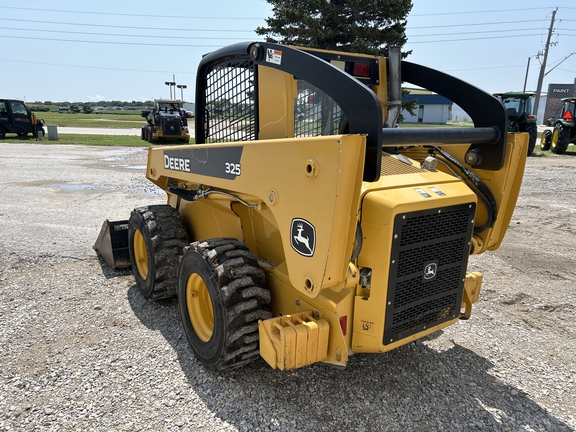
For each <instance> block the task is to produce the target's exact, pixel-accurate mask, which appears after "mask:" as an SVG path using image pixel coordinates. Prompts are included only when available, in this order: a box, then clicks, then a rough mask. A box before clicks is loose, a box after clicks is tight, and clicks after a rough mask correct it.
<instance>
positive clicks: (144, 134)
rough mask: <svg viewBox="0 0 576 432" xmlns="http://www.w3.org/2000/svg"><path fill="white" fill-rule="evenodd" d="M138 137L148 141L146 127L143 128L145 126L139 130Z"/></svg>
mask: <svg viewBox="0 0 576 432" xmlns="http://www.w3.org/2000/svg"><path fill="white" fill-rule="evenodd" d="M140 139H141V140H142V141H148V137H147V136H146V128H145V127H143V128H142V129H141V130H140Z"/></svg>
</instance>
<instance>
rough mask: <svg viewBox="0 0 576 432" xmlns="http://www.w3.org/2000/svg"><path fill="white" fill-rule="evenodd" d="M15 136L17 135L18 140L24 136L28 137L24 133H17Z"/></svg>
mask: <svg viewBox="0 0 576 432" xmlns="http://www.w3.org/2000/svg"><path fill="white" fill-rule="evenodd" d="M16 135H18V136H19V137H20V138H23V137H25V136H26V135H28V134H27V133H24V132H17V133H16Z"/></svg>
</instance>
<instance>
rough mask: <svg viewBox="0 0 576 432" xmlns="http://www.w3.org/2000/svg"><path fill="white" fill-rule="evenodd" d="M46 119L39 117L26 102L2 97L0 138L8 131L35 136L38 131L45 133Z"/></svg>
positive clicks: (0, 103) (23, 135) (19, 134)
mask: <svg viewBox="0 0 576 432" xmlns="http://www.w3.org/2000/svg"><path fill="white" fill-rule="evenodd" d="M43 126H44V120H42V119H37V118H36V115H35V114H34V113H33V112H32V111H30V110H29V109H28V107H27V106H26V104H24V102H23V101H21V100H16V99H0V139H4V138H5V137H6V134H7V133H15V134H17V135H18V136H19V137H25V136H26V135H28V134H29V133H31V134H32V136H34V137H35V138H36V137H37V136H38V132H39V131H42V134H44V127H43Z"/></svg>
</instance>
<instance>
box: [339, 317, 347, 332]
mask: <svg viewBox="0 0 576 432" xmlns="http://www.w3.org/2000/svg"><path fill="white" fill-rule="evenodd" d="M346 327H348V315H344V316H343V317H340V328H341V329H342V334H343V335H344V336H346Z"/></svg>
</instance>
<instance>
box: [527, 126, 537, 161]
mask: <svg viewBox="0 0 576 432" xmlns="http://www.w3.org/2000/svg"><path fill="white" fill-rule="evenodd" d="M526 132H528V135H529V139H528V154H529V155H531V154H532V153H533V152H534V148H536V140H537V139H538V126H536V123H528V124H527V125H526Z"/></svg>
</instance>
